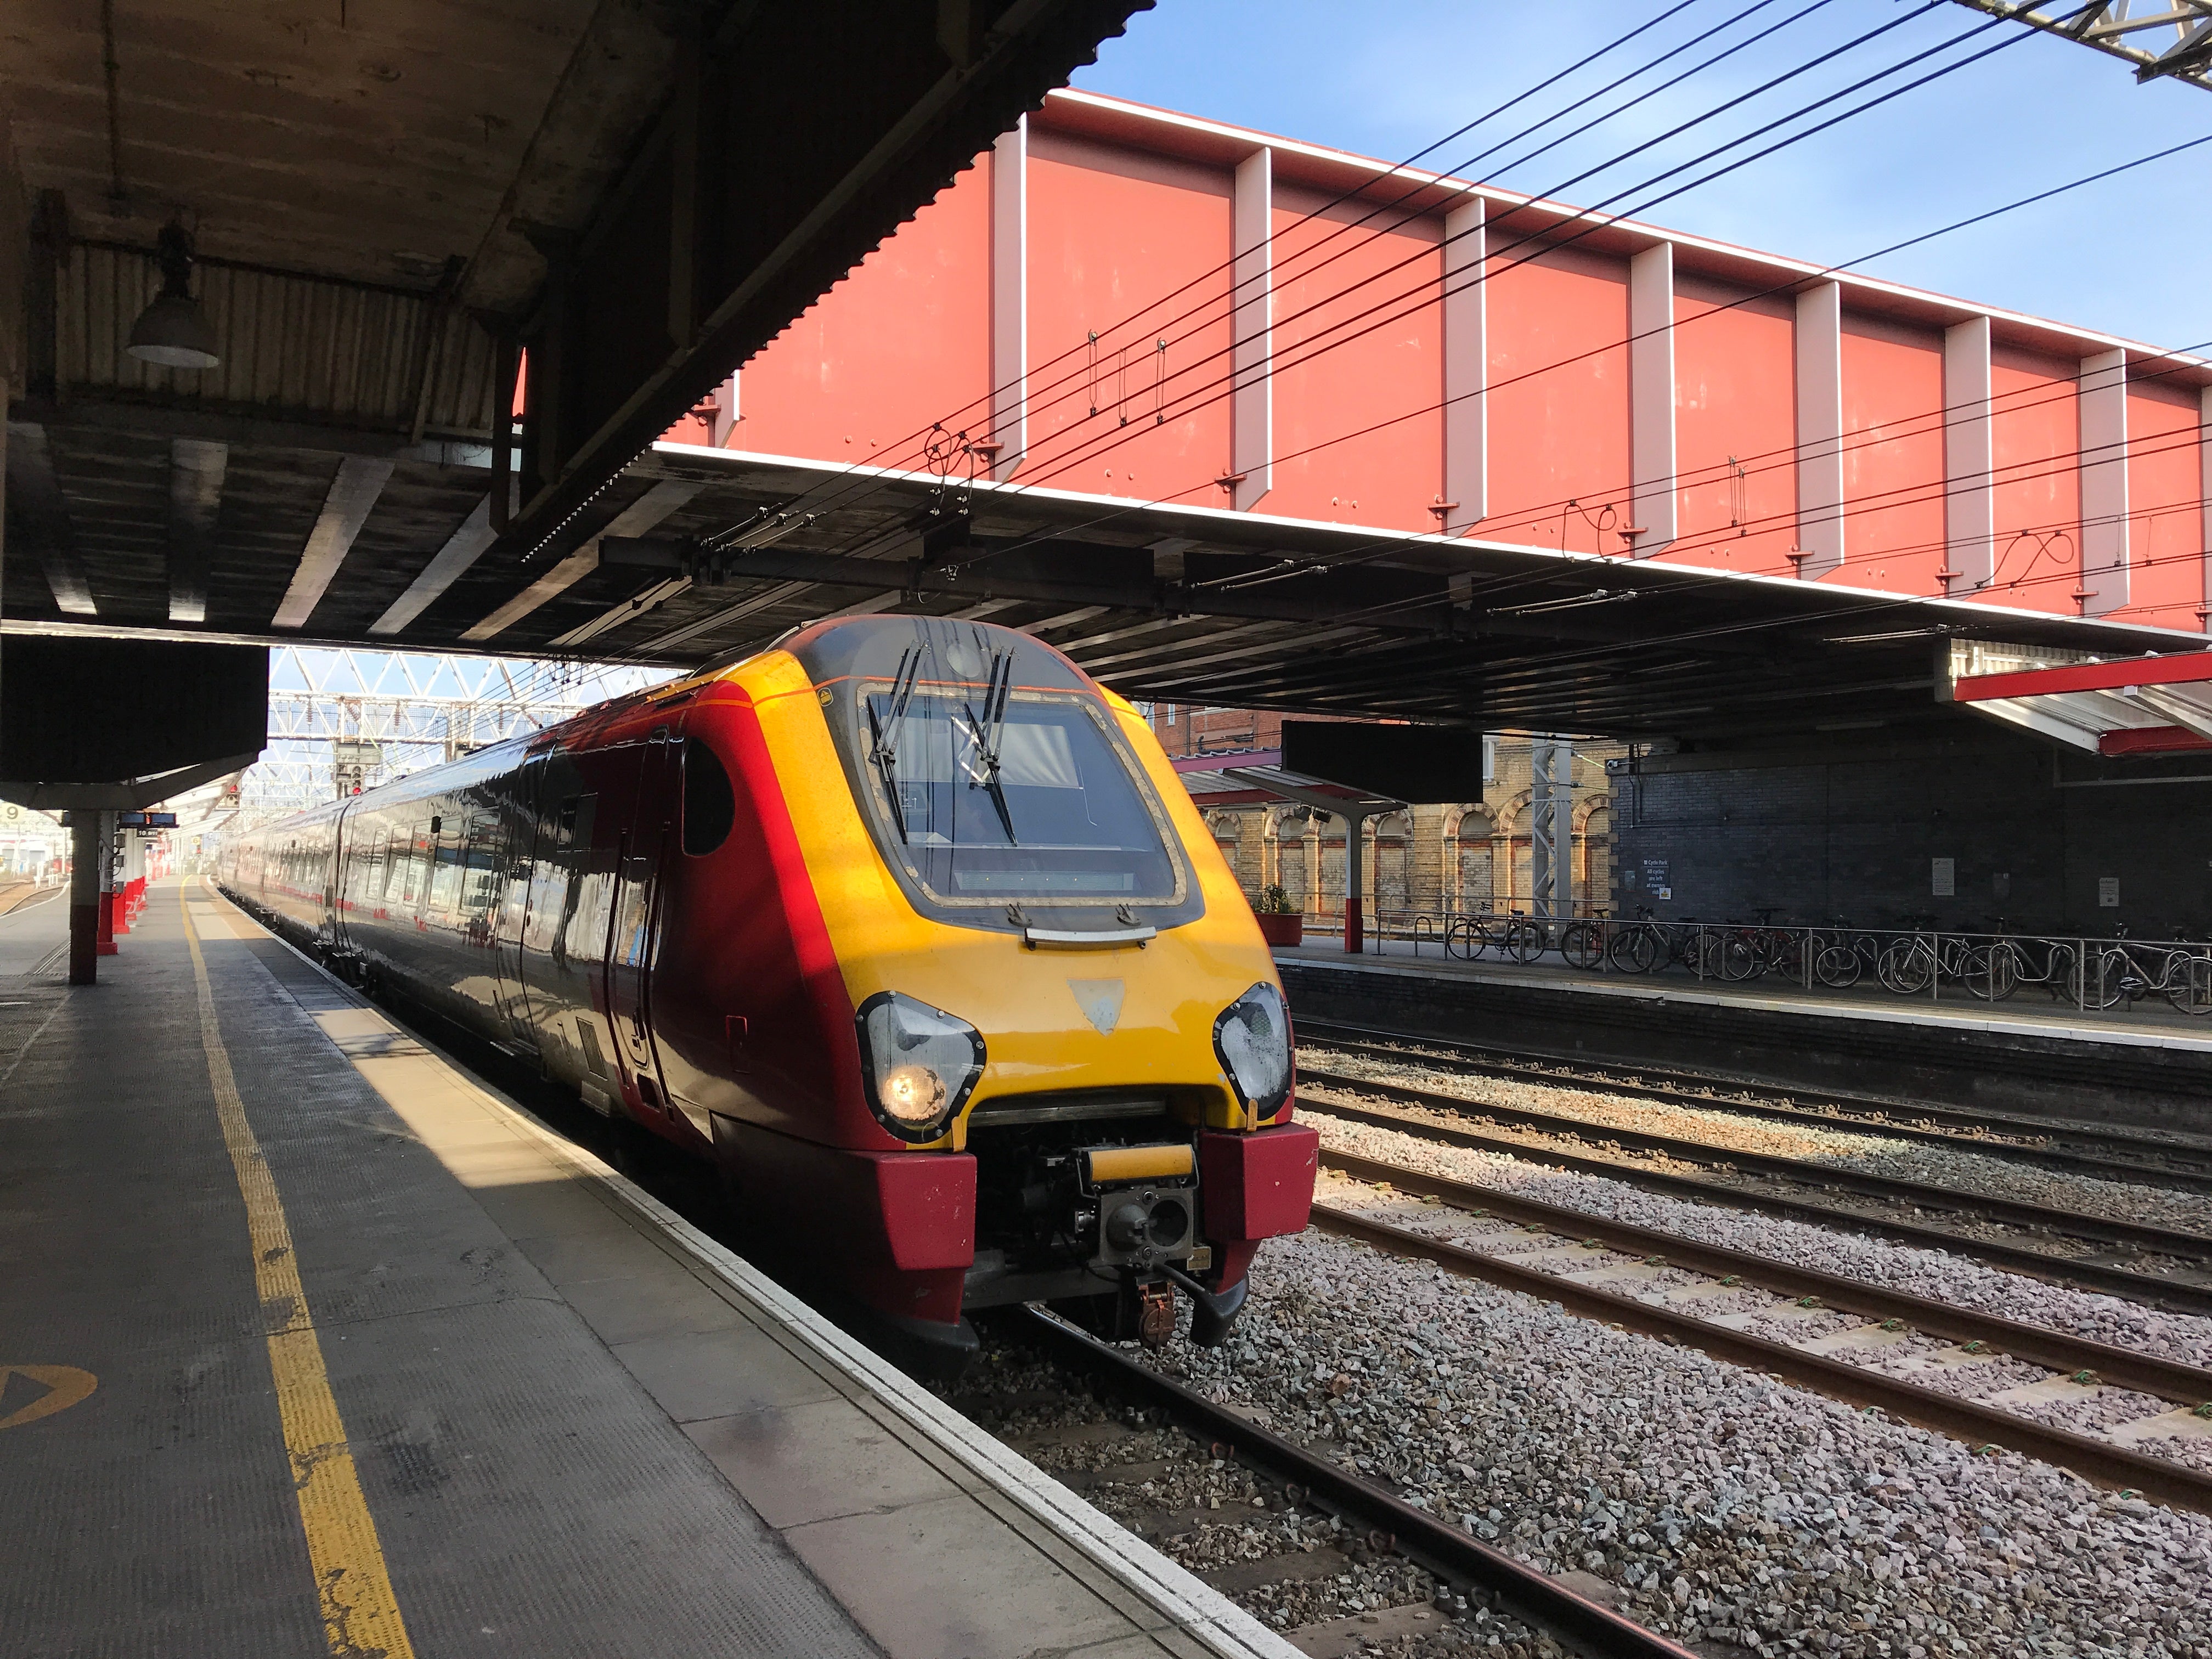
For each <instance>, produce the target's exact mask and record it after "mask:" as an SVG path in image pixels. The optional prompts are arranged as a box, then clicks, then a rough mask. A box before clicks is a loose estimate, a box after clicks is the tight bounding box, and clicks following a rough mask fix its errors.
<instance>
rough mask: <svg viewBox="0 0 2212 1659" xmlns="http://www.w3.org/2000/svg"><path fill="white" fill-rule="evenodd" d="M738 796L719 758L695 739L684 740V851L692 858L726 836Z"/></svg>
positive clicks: (716, 844)
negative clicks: (733, 790)
mask: <svg viewBox="0 0 2212 1659" xmlns="http://www.w3.org/2000/svg"><path fill="white" fill-rule="evenodd" d="M737 817H738V799H737V796H736V795H735V794H734V793H732V790H731V788H730V775H729V773H728V772H726V771H725V770H724V769H723V767H722V762H721V758H720V757H719V756H717V755H716V754H715V753H714V750H712V749H709V748H708V746H707V745H706V744H703V743H702V742H700V740H699V739H698V738H684V851H685V852H687V853H689V854H691V855H692V856H693V857H694V858H696V857H698V856H700V855H701V854H706V853H711V852H713V851H714V849H715V848H717V847H720V845H721V844H722V843H723V842H725V841H726V840H728V839H729V835H730V826H731V825H732V823H736V822H737Z"/></svg>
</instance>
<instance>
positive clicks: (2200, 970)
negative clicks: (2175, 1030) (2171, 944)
mask: <svg viewBox="0 0 2212 1659" xmlns="http://www.w3.org/2000/svg"><path fill="white" fill-rule="evenodd" d="M2115 934H2116V936H2117V938H2118V940H2119V943H2118V944H2116V945H2109V946H2107V947H2106V948H2105V949H2104V950H2101V951H2085V952H2084V953H2083V956H2082V958H2081V962H2080V963H2078V964H2077V965H2076V966H2075V969H2074V971H2073V974H2072V976H2071V977H2072V988H2073V991H2074V994H2075V1000H2076V1001H2077V1002H2078V1003H2079V1004H2080V1005H2081V1006H2083V1007H2088V1008H2098V1009H2104V1008H2110V1007H2112V1006H2114V1005H2115V1004H2117V1003H2118V1002H2119V1001H2121V1000H2123V999H2124V1000H2126V1001H2127V1003H2128V1005H2129V1006H2130V1007H2132V1006H2134V1005H2135V1004H2136V1002H2138V1001H2140V1000H2142V999H2143V998H2144V997H2148V996H2158V995H2163V996H2164V997H2165V998H2166V1000H2167V1002H2169V1003H2171V1004H2172V1006H2174V1007H2175V1008H2176V1009H2178V1010H2179V1011H2180V1012H2183V1013H2185V1014H2189V1015H2191V1016H2193V1017H2196V1018H2202V1017H2203V1016H2204V1015H2206V1014H2212V955H2207V954H2206V953H2205V952H2204V951H2203V949H2202V948H2201V947H2194V946H2190V945H2183V946H2182V947H2180V948H2176V949H2172V950H2168V949H2165V948H2163V947H2160V946H2158V945H2150V944H2147V943H2141V942H2137V941H2135V940H2131V939H2129V938H2128V936H2127V928H2126V927H2125V925H2122V926H2121V927H2118V928H2117V929H2116V930H2115Z"/></svg>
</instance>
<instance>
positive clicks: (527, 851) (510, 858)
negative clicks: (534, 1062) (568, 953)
mask: <svg viewBox="0 0 2212 1659" xmlns="http://www.w3.org/2000/svg"><path fill="white" fill-rule="evenodd" d="M544 772H545V757H544V756H543V755H532V757H530V758H528V759H527V760H526V761H525V762H523V763H522V770H521V772H520V774H519V775H517V777H516V779H515V793H514V795H513V798H512V799H509V800H507V801H505V802H502V803H501V817H504V818H505V820H506V823H507V835H506V836H505V837H504V845H503V847H502V848H501V851H502V853H503V854H504V856H503V857H502V859H501V866H500V882H501V889H500V901H499V911H498V914H497V915H496V916H495V918H494V922H493V930H492V957H493V960H494V962H495V963H496V971H497V974H498V982H499V1005H500V1015H501V1021H500V1023H501V1026H502V1027H503V1028H504V1031H505V1046H507V1047H508V1048H514V1049H518V1050H520V1051H522V1052H525V1053H526V1054H532V1055H535V1054H537V1052H538V1028H537V1026H536V1025H535V1024H533V1023H532V1018H531V1009H530V987H529V985H528V983H527V982H526V981H525V979H524V978H523V971H522V949H523V936H524V933H525V932H526V930H527V928H528V927H529V922H530V891H531V872H532V866H533V863H534V860H532V856H531V855H532V853H533V852H534V851H535V850H536V846H537V839H538V835H537V828H538V826H537V816H538V787H539V783H540V781H541V780H542V778H543V777H544Z"/></svg>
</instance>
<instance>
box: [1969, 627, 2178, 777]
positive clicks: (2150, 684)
mask: <svg viewBox="0 0 2212 1659" xmlns="http://www.w3.org/2000/svg"><path fill="white" fill-rule="evenodd" d="M1948 670H1949V671H1948V675H1947V687H1946V689H1947V690H1948V695H1949V696H1950V697H1951V699H1952V701H1954V702H1957V703H1959V704H1960V705H1961V706H1963V707H1965V708H1970V709H1972V710H1973V711H1974V712H1976V713H1978V714H1986V715H1988V716H1990V718H1991V719H1994V720H2002V721H2003V722H2005V723H2006V724H2007V725H2010V726H2019V727H2021V729H2023V730H2025V731H2029V732H2037V733H2039V734H2040V735H2041V736H2044V737H2046V738H2056V739H2057V741H2058V742H2060V743H2063V744H2067V745H2069V747H2072V748H2075V749H2081V750H2087V751H2088V752H2089V753H2090V754H2093V755H2097V756H2100V757H2105V758H2107V759H2112V758H2120V757H2130V756H2143V757H2149V756H2158V755H2187V754H2201V753H2202V752H2203V751H2204V750H2212V652H2206V651H2194V652H2184V653H2179V654H2176V655H2172V656H2160V657H2156V658H2153V659H2148V660H2146V659H2143V658H2142V657H2140V656H2128V657H2122V658H2119V659H2117V660H2114V659H2102V658H2099V657H2096V656H2093V655H2091V654H2089V653H2085V652H2073V651H2069V652H2052V651H2022V650H2018V649H2005V648H2002V647H1990V646H1985V645H1973V644H1969V643H1967V642H1966V641H1960V643H1959V644H1958V645H1957V646H1955V647H1954V648H1953V650H1952V653H1951V660H1950V662H1949V664H1948Z"/></svg>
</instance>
